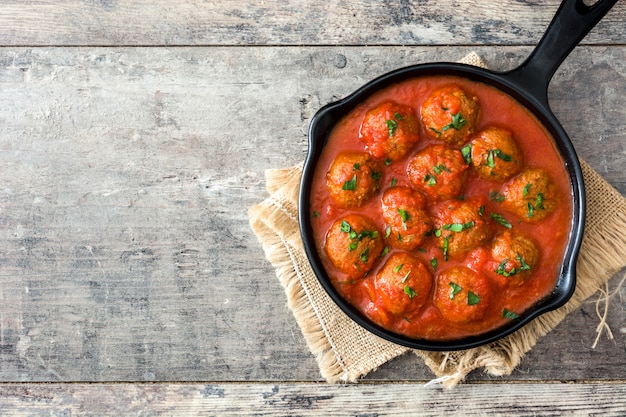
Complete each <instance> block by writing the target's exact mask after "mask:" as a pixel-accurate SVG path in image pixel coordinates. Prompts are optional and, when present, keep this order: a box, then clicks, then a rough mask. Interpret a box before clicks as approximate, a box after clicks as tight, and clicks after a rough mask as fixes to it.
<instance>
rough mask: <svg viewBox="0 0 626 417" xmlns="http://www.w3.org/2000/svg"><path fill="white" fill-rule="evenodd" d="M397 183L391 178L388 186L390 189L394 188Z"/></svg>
mask: <svg viewBox="0 0 626 417" xmlns="http://www.w3.org/2000/svg"><path fill="white" fill-rule="evenodd" d="M397 183H398V181H397V180H396V179H395V178H392V179H391V184H390V185H389V186H390V187H395V186H396V184H397Z"/></svg>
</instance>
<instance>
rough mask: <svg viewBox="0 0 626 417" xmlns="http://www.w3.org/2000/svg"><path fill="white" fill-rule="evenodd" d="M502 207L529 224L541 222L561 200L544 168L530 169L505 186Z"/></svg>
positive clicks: (502, 192)
mask: <svg viewBox="0 0 626 417" xmlns="http://www.w3.org/2000/svg"><path fill="white" fill-rule="evenodd" d="M501 194H502V196H503V197H504V200H503V201H502V207H504V209H505V210H507V211H508V212H510V213H513V214H515V215H517V216H518V217H520V218H522V219H524V220H525V221H527V222H531V223H533V222H539V221H541V220H543V219H545V218H546V217H547V216H548V215H549V214H551V213H552V212H553V211H554V209H555V208H556V206H557V204H558V200H559V196H558V192H557V190H556V187H555V185H554V184H553V183H552V180H550V177H549V176H548V173H547V172H546V171H545V170H544V169H542V168H533V167H529V168H526V169H524V170H523V171H522V173H521V174H519V175H518V176H516V177H515V178H513V179H512V180H511V181H509V182H508V183H507V184H505V185H504V187H503V188H502V191H501Z"/></svg>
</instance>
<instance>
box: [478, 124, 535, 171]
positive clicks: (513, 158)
mask: <svg viewBox="0 0 626 417" xmlns="http://www.w3.org/2000/svg"><path fill="white" fill-rule="evenodd" d="M470 146H471V161H472V166H473V167H474V169H475V170H476V172H477V173H478V175H479V176H480V177H481V178H484V179H486V180H489V181H505V180H507V179H509V178H511V177H512V176H513V175H515V174H518V173H519V172H520V171H521V170H522V168H523V165H524V160H523V157H522V153H521V151H520V149H519V147H518V146H517V143H516V142H515V139H513V135H512V134H511V132H509V131H508V130H505V129H501V128H498V127H488V128H486V129H484V130H481V131H480V132H478V133H477V134H476V135H475V136H474V137H473V139H472V141H471V145H470Z"/></svg>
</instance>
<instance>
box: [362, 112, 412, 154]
mask: <svg viewBox="0 0 626 417" xmlns="http://www.w3.org/2000/svg"><path fill="white" fill-rule="evenodd" d="M359 139H360V140H361V141H362V142H364V143H365V149H366V150H367V151H368V152H369V153H370V154H371V155H372V156H373V157H374V158H378V159H389V160H391V161H396V160H398V159H400V158H402V157H403V156H404V155H406V154H407V152H408V151H409V150H410V149H411V147H412V146H413V145H414V144H415V143H417V141H418V140H419V121H418V118H417V116H415V113H414V112H413V109H412V108H411V107H409V106H406V105H402V104H396V103H392V102H385V103H382V104H380V105H379V106H377V107H375V108H373V109H371V110H369V111H368V112H367V113H366V114H365V117H364V119H363V123H362V124H361V129H360V131H359Z"/></svg>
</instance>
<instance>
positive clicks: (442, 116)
mask: <svg viewBox="0 0 626 417" xmlns="http://www.w3.org/2000/svg"><path fill="white" fill-rule="evenodd" d="M479 112H480V109H479V107H478V98H476V97H468V96H467V94H466V93H465V92H464V91H463V90H462V89H461V88H460V87H458V86H446V87H443V88H439V89H437V90H435V91H433V92H432V93H431V94H430V96H428V98H427V99H426V101H425V102H424V104H422V123H423V124H424V128H425V130H426V133H427V134H428V135H430V136H432V137H434V138H438V139H441V140H443V141H444V142H446V143H449V144H451V145H460V144H464V143H466V142H467V141H468V139H469V137H470V135H471V134H472V133H473V132H474V128H475V126H476V123H477V121H478V114H479Z"/></svg>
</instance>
